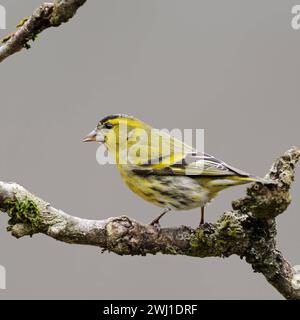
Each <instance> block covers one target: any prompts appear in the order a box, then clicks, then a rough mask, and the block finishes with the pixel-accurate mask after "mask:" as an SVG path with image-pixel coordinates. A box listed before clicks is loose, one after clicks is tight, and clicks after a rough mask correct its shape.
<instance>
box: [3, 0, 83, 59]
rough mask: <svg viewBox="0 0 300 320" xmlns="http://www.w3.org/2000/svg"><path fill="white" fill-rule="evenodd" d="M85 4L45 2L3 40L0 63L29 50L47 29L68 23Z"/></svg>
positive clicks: (60, 0)
mask: <svg viewBox="0 0 300 320" xmlns="http://www.w3.org/2000/svg"><path fill="white" fill-rule="evenodd" d="M85 2H86V0H55V1H54V2H53V3H49V2H45V3H44V4H42V5H40V6H39V7H38V8H37V9H36V10H35V11H34V12H33V14H32V15H31V16H30V17H29V18H25V19H23V20H22V22H20V23H19V25H18V26H17V28H18V30H17V31H16V32H14V33H12V34H10V35H8V36H7V37H5V38H3V39H2V40H1V42H2V46H0V62H2V61H3V60H5V59H6V58H8V57H9V56H11V55H13V54H14V53H16V52H19V51H21V50H22V49H23V48H26V49H29V48H30V45H29V42H30V41H31V40H33V41H34V40H35V39H36V37H37V36H38V34H40V33H41V32H42V31H44V30H45V29H47V28H50V27H58V26H60V25H61V24H62V23H65V22H68V21H69V19H71V18H72V17H73V16H74V15H75V13H76V12H77V10H78V8H79V7H81V6H82V5H83V4H84V3H85Z"/></svg>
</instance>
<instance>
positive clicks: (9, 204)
mask: <svg viewBox="0 0 300 320" xmlns="http://www.w3.org/2000/svg"><path fill="white" fill-rule="evenodd" d="M3 210H4V211H5V212H7V214H8V216H9V217H10V220H9V224H10V225H15V224H17V223H24V224H28V225H31V226H32V227H33V228H35V227H37V226H38V224H39V222H40V209H39V208H38V206H37V204H36V203H35V202H34V201H33V200H32V199H29V198H27V197H26V198H24V199H22V200H20V199H18V198H15V199H6V200H4V202H3Z"/></svg>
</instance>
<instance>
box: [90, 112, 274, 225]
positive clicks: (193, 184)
mask: <svg viewBox="0 0 300 320" xmlns="http://www.w3.org/2000/svg"><path fill="white" fill-rule="evenodd" d="M89 141H95V142H99V143H103V144H104V145H105V146H106V148H107V149H108V152H109V153H110V154H112V155H113V157H114V159H115V162H116V165H117V167H118V169H119V171H120V174H121V177H122V178H123V180H124V182H125V184H126V185H127V186H128V187H129V188H130V189H131V190H132V191H133V192H134V193H136V194H137V195H139V196H140V197H142V198H143V199H144V200H146V201H149V202H151V203H153V204H155V205H157V206H159V207H162V208H164V211H163V213H162V214H160V215H159V216H158V217H157V218H156V219H154V220H153V221H152V222H151V224H152V225H155V224H159V220H160V218H161V217H162V216H163V215H164V214H165V213H167V212H168V211H169V210H171V209H174V210H189V209H193V208H197V207H201V220H200V225H201V224H203V223H204V207H205V205H206V204H207V203H209V202H210V201H211V200H212V199H213V198H214V197H216V196H217V194H218V193H219V192H220V191H222V190H224V189H226V188H228V187H231V186H235V185H241V184H245V183H249V182H261V183H270V181H267V180H265V179H262V178H259V177H255V176H251V175H249V174H247V173H246V172H243V171H241V170H239V169H236V168H234V167H232V166H230V165H228V164H226V163H225V162H223V161H221V160H218V159H216V158H215V157H213V156H211V155H209V154H206V153H202V152H198V151H197V150H195V149H193V148H192V147H190V146H188V145H186V144H184V143H183V142H182V141H180V140H177V139H176V138H174V137H173V136H171V135H168V134H167V133H163V132H161V131H159V130H157V129H153V128H152V127H151V126H149V125H148V124H146V123H144V122H142V121H140V120H138V119H136V118H134V117H132V116H127V115H123V114H116V115H110V116H107V117H105V118H103V119H102V120H101V121H100V122H99V123H98V125H97V127H96V129H94V130H93V131H92V132H91V133H90V134H89V135H88V136H86V137H85V139H84V142H89Z"/></svg>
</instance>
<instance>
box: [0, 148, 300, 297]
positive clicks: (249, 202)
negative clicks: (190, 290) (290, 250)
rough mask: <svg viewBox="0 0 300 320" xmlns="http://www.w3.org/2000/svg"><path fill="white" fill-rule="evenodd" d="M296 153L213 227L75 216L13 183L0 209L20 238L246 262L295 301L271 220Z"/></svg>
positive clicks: (0, 190)
mask: <svg viewBox="0 0 300 320" xmlns="http://www.w3.org/2000/svg"><path fill="white" fill-rule="evenodd" d="M299 157H300V151H299V150H298V149H296V148H291V149H290V150H288V151H287V152H286V153H285V154H284V155H283V156H282V157H280V158H279V159H278V160H276V161H275V162H274V164H273V166H272V168H271V170H270V172H269V173H268V175H267V177H268V178H269V179H271V180H273V181H274V182H276V183H274V184H273V185H272V184H270V185H262V184H260V183H255V184H253V185H252V186H250V187H249V188H248V189H247V195H246V196H245V197H244V198H241V199H239V200H236V201H234V202H233V210H231V211H227V212H225V213H224V214H223V215H222V216H221V217H220V218H219V220H218V221H217V222H216V223H206V224H204V225H203V226H201V227H198V228H196V229H194V228H190V227H186V226H181V227H178V228H157V227H154V226H151V225H147V224H143V223H140V222H137V221H136V220H133V219H131V218H128V217H126V216H121V217H115V218H113V217H112V218H108V219H106V220H98V221H97V220H87V219H82V218H77V217H74V216H70V215H68V214H66V213H64V212H63V211H61V210H58V209H55V208H54V207H52V206H51V205H50V204H49V203H47V202H45V201H44V200H41V199H40V198H38V197H36V196H35V195H33V194H31V193H30V192H28V191H27V190H26V189H24V188H23V187H22V186H20V185H18V184H15V183H6V182H0V209H1V211H3V212H6V213H7V214H8V216H9V217H10V220H9V227H8V230H9V231H10V232H11V233H12V235H13V236H15V237H17V238H20V237H23V236H26V235H34V234H36V233H43V234H45V235H47V236H50V237H52V238H54V239H56V240H59V241H64V242H67V243H76V244H86V245H93V246H97V247H100V248H102V249H103V250H108V251H112V252H115V253H117V254H120V255H146V254H156V253H163V254H173V255H187V256H192V257H213V256H214V257H229V256H231V255H233V254H235V255H238V256H240V257H241V258H245V260H246V261H247V262H248V263H249V264H251V265H252V267H253V269H254V271H256V272H260V273H262V274H263V275H264V276H265V277H266V279H267V280H268V282H269V283H271V284H272V285H273V286H274V287H275V288H276V289H277V290H278V291H279V292H280V293H281V294H282V295H283V296H284V297H286V298H287V299H300V289H295V288H293V285H292V280H293V269H292V267H291V265H290V264H289V262H288V261H286V260H285V258H284V257H283V255H282V253H281V252H280V251H279V250H278V249H277V248H276V222H275V218H276V216H278V215H279V214H282V213H283V212H284V211H285V210H286V209H287V207H288V205H289V204H290V202H291V197H290V194H289V190H290V187H291V184H292V182H293V180H294V173H295V165H296V163H297V161H298V160H299Z"/></svg>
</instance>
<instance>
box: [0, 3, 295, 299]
mask: <svg viewBox="0 0 300 320" xmlns="http://www.w3.org/2000/svg"><path fill="white" fill-rule="evenodd" d="M0 3H1V4H2V5H5V6H6V9H7V25H8V29H7V31H6V32H5V31H3V30H0V35H1V36H4V35H5V34H6V33H8V32H11V31H12V30H14V26H15V25H16V23H17V22H18V21H19V20H20V19H21V18H22V17H24V16H26V15H29V14H31V12H32V10H33V9H34V8H35V7H37V6H38V5H39V4H40V3H41V1H40V0H27V1H17V0H9V1H8V0H6V1H4V0H1V1H0ZM294 4H295V2H294V1H278V0H277V1H274V0H269V1H258V0H255V1H254V0H252V1H240V0H235V1H232V0H231V1H221V0H220V1H196V0H195V1H192V0H184V1H183V0H180V1H179V0H164V1H159V0H151V1H150V0H148V1H146V0H126V1H123V0H101V1H88V2H87V4H86V5H85V6H84V7H83V8H81V10H80V11H79V12H78V14H77V16H76V17H75V19H73V20H72V21H71V22H69V23H68V24H66V25H64V26H63V27H60V28H58V29H51V30H47V31H46V32H44V33H43V34H42V35H40V37H39V39H38V41H37V42H36V43H34V44H33V46H32V49H31V50H29V51H23V52H22V53H19V54H17V55H14V56H13V57H11V58H9V59H8V60H6V61H5V62H3V63H2V64H1V65H0V68H1V79H0V90H1V104H0V108H1V113H0V115H1V116H0V137H1V139H0V152H1V157H0V172H1V180H3V181H16V182H18V183H20V184H22V185H24V186H25V187H27V188H28V189H29V190H30V191H32V192H34V193H36V194H38V195H39V196H41V197H42V198H44V199H45V200H48V201H49V202H51V203H52V204H53V205H54V206H56V207H58V208H62V209H64V210H65V211H67V212H68V213H71V214H73V215H77V216H81V217H84V218H92V219H95V218H96V219H102V218H106V217H108V216H114V215H121V214H128V215H130V216H131V217H134V218H136V219H139V220H141V221H145V222H146V221H151V220H152V219H153V218H154V217H155V216H156V215H157V214H158V213H159V212H160V209H159V208H156V207H155V206H152V205H151V204H148V203H145V202H144V201H143V200H141V199H139V198H138V197H136V196H135V195H134V194H133V193H131V191H130V190H128V189H127V188H126V187H125V186H124V185H123V183H122V181H121V179H120V177H119V174H118V172H117V170H116V168H115V167H114V166H112V165H108V166H99V165H98V164H97V162H96V159H95V155H96V148H97V145H95V144H89V145H87V144H83V143H81V140H82V138H83V136H84V135H85V134H86V133H88V132H89V131H90V129H92V128H93V127H94V126H95V124H96V123H97V121H98V120H99V119H100V118H102V117H103V116H105V115H107V114H112V113H116V112H122V113H127V114H132V115H135V116H136V117H139V118H141V119H143V120H145V121H147V122H149V123H150V124H152V125H153V126H155V127H157V128H169V129H172V128H182V129H184V128H204V129H205V133H206V136H205V139H206V140H205V148H206V151H207V152H209V153H212V154H213V155H215V156H217V157H219V158H222V159H223V160H225V161H227V162H228V163H230V164H232V165H235V166H237V167H239V168H241V169H243V170H246V171H248V172H251V173H254V174H257V175H264V174H265V173H266V171H267V170H268V168H269V166H270V164H271V162H272V161H273V160H274V159H275V158H276V157H277V156H278V155H280V154H282V152H284V151H285V150H286V149H287V148H289V147H290V146H291V145H298V146H299V145H300V143H299V67H300V59H299V56H300V55H299V52H300V31H299V32H297V31H294V30H293V29H292V28H291V26H290V21H291V18H292V15H291V7H292V5H294ZM296 178H297V180H296V183H295V185H294V187H293V190H292V194H293V199H294V201H293V203H292V205H291V206H290V208H289V209H288V211H287V212H286V214H284V215H283V216H281V217H279V218H278V232H279V234H278V246H279V247H280V249H282V250H283V252H284V254H285V256H286V257H287V258H288V259H289V260H290V261H291V262H292V264H300V251H299V232H298V230H299V224H300V220H299V212H298V211H299V207H300V200H299V196H298V193H299V186H300V176H299V172H298V174H297V177H296ZM244 190H245V188H244V187H239V188H235V189H234V188H233V189H230V190H228V191H225V192H223V193H222V194H221V195H220V196H219V197H218V198H217V199H216V200H215V201H214V202H213V203H212V204H211V205H210V206H209V208H208V209H207V211H206V212H207V213H206V218H207V220H209V221H215V220H216V219H217V218H218V216H219V215H220V214H221V213H222V212H223V211H224V210H226V209H228V208H230V203H231V200H233V199H235V198H237V197H238V196H240V195H242V194H243V192H244ZM198 219H199V210H193V211H189V212H177V213H174V214H169V215H168V216H167V217H166V218H165V219H164V220H162V225H164V226H167V225H168V226H173V225H174V226H176V225H180V224H186V225H192V226H195V225H196V224H197V223H198ZM6 223H7V217H6V216H4V215H1V216H0V226H1V227H0V248H1V251H0V252H1V255H0V264H2V265H4V266H5V267H6V269H7V287H8V289H7V290H6V291H0V298H3V299H7V298H83V299H85V298H91V299H94V298H95V299H104V298H106V299H113V298H123V299H124V298H128V299H131V298H133V299H134V298H135V299H136V298H142V299H143V298H157V299H161V298H177V299H183V298H189V299H192V298H194V299H210V298H215V299H224V298H226V299H237V298H239V299H266V298H275V299H281V296H280V295H279V294H278V293H277V292H276V291H275V290H274V289H273V288H272V287H271V286H270V285H269V284H268V283H267V282H266V281H265V279H264V278H263V277H262V276H261V275H259V274H254V273H253V272H252V270H251V267H250V266H249V265H247V264H246V263H245V262H244V261H241V260H240V259H239V258H237V257H231V258H229V259H217V258H207V259H197V258H188V257H180V256H176V257H172V256H162V255H157V256H148V257H119V256H117V255H115V254H112V253H111V254H109V253H105V254H101V253H100V250H99V249H97V248H94V247H83V246H78V245H67V244H64V243H59V242H56V241H54V240H52V239H51V238H48V237H45V236H43V235H36V236H34V237H33V238H32V239H30V238H23V239H21V240H16V239H14V238H12V237H11V236H10V235H9V234H8V233H7V232H6V231H5V227H6Z"/></svg>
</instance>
